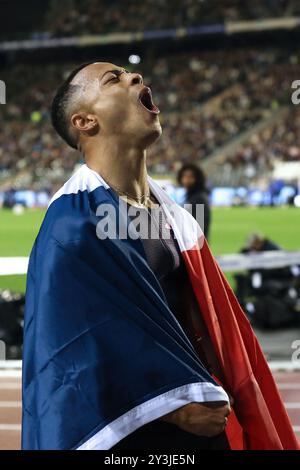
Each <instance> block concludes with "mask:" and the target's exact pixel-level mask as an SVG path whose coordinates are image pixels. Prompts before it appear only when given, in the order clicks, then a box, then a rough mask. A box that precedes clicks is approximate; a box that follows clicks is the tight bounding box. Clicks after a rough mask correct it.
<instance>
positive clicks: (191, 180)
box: [181, 170, 196, 190]
mask: <svg viewBox="0 0 300 470" xmlns="http://www.w3.org/2000/svg"><path fill="white" fill-rule="evenodd" d="M195 184H196V177H195V174H194V172H193V171H192V170H185V171H184V172H183V174H182V176H181V185H182V186H183V187H184V188H185V189H187V190H189V189H192V188H193V187H194V186H195Z"/></svg>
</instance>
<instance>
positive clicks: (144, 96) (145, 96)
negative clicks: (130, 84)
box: [139, 87, 160, 114]
mask: <svg viewBox="0 0 300 470" xmlns="http://www.w3.org/2000/svg"><path fill="white" fill-rule="evenodd" d="M139 101H140V103H141V104H142V105H143V106H144V108H146V109H147V111H149V112H150V113H153V114H159V113H160V111H159V109H158V107H157V106H156V105H155V104H154V103H153V101H152V94H151V90H150V88H148V87H145V88H143V89H142V91H141V92H140V94H139Z"/></svg>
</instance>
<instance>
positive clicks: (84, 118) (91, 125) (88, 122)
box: [71, 112, 99, 135]
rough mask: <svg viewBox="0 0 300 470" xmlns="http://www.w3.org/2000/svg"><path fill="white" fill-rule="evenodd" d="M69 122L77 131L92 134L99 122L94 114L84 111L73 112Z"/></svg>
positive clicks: (96, 130) (97, 127) (95, 131)
mask: <svg viewBox="0 0 300 470" xmlns="http://www.w3.org/2000/svg"><path fill="white" fill-rule="evenodd" d="M71 124H72V127H74V128H75V129H76V130H77V131H79V132H83V133H86V134H89V135H94V134H96V133H97V132H98V131H99V122H98V119H97V116H95V114H87V113H85V112H82V113H76V114H73V115H72V117H71Z"/></svg>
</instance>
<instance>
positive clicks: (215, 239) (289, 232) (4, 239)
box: [0, 207, 300, 292]
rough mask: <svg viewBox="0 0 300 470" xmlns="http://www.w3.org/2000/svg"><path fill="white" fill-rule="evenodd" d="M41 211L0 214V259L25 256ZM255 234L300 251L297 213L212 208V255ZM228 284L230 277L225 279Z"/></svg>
mask: <svg viewBox="0 0 300 470" xmlns="http://www.w3.org/2000/svg"><path fill="white" fill-rule="evenodd" d="M43 216H44V211H42V210H36V209H32V210H31V209H30V210H26V211H25V212H24V214H22V215H15V214H13V213H12V212H11V211H10V210H7V209H2V210H0V256H28V255H29V253H30V249H31V246H32V244H33V242H34V239H35V237H36V235H37V232H38V230H39V227H40V224H41V222H42V219H43ZM254 231H259V232H261V233H263V234H265V235H266V236H268V237H269V238H271V239H272V240H273V241H275V242H277V243H278V244H279V245H281V246H282V247H283V248H285V249H287V250H298V249H300V239H299V233H300V211H299V210H298V209H295V208H292V207H288V208H287V207H283V208H269V207H267V208H228V209H227V208H215V209H214V210H213V217H212V227H211V237H210V245H211V247H212V250H213V253H214V254H215V255H221V254H226V253H235V252H237V251H238V250H239V249H240V247H241V246H242V245H243V243H244V241H245V239H246V237H247V236H248V234H249V233H251V232H254ZM228 279H229V280H230V281H232V276H231V275H228ZM4 288H8V289H11V290H13V291H20V292H21V291H24V290H25V276H0V289H4Z"/></svg>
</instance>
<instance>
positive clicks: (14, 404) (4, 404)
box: [0, 401, 22, 408]
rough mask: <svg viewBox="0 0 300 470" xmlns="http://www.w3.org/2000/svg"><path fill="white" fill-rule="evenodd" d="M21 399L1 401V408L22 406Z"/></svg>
mask: <svg viewBox="0 0 300 470" xmlns="http://www.w3.org/2000/svg"><path fill="white" fill-rule="evenodd" d="M21 406H22V402H21V401H0V408H20V407H21Z"/></svg>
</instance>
